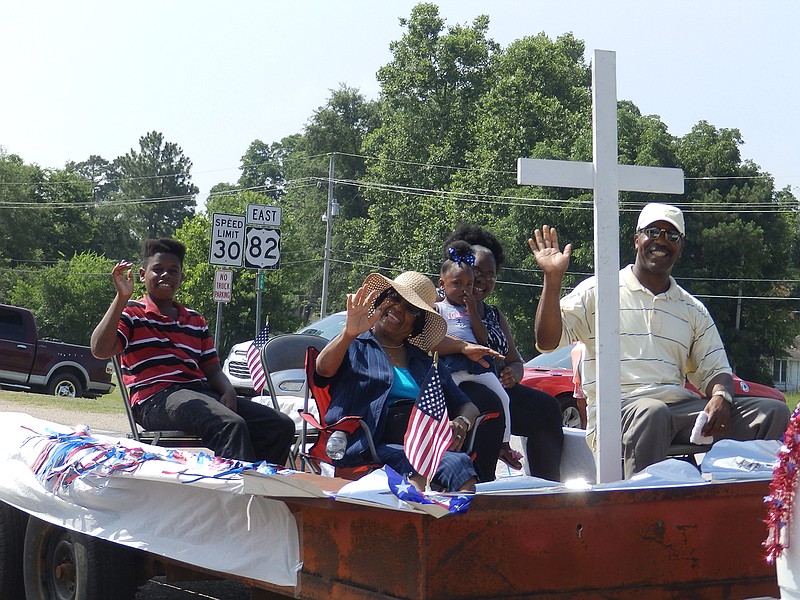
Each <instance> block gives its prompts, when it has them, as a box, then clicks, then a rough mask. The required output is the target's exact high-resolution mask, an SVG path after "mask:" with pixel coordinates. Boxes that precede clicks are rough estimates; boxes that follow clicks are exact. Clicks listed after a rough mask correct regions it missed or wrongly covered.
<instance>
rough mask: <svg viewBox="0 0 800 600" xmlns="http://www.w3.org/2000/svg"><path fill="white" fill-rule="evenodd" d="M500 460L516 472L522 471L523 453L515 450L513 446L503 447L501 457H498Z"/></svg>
mask: <svg viewBox="0 0 800 600" xmlns="http://www.w3.org/2000/svg"><path fill="white" fill-rule="evenodd" d="M498 458H499V459H500V460H502V461H503V462H504V463H506V464H507V465H508V466H509V467H511V468H512V469H514V470H515V471H519V470H520V469H522V463H521V462H520V459H522V453H521V452H518V451H516V450H514V449H513V448H512V447H511V446H503V447H501V448H500V456H498Z"/></svg>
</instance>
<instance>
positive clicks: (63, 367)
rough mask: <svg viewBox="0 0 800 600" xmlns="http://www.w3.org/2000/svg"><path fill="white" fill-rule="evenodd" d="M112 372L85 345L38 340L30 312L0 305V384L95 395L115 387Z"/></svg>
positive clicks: (111, 367) (87, 395) (67, 395)
mask: <svg viewBox="0 0 800 600" xmlns="http://www.w3.org/2000/svg"><path fill="white" fill-rule="evenodd" d="M112 373H113V366H112V364H111V362H110V361H107V360H99V359H97V358H95V357H94V356H92V353H91V351H90V350H89V348H88V347H87V346H78V345H75V344H65V343H64V342H59V341H56V340H50V339H39V336H38V332H37V329H36V321H34V318H33V313H31V311H29V310H27V309H25V308H19V307H17V306H8V305H6V304H0V387H3V388H8V389H17V390H24V391H31V392H43V393H46V394H53V395H55V396H66V397H71V398H75V397H79V396H85V397H87V398H96V397H97V396H100V395H102V394H107V393H109V392H110V391H111V390H113V389H114V384H113V383H111V374H112Z"/></svg>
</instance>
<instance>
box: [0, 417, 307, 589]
mask: <svg viewBox="0 0 800 600" xmlns="http://www.w3.org/2000/svg"><path fill="white" fill-rule="evenodd" d="M47 430H50V431H52V432H55V433H72V431H73V430H72V428H69V427H65V426H63V425H57V424H55V423H51V422H48V421H42V420H39V419H35V418H33V417H31V416H29V415H27V414H22V413H3V418H2V420H0V461H1V462H2V465H3V467H2V476H1V477H0V500H2V501H4V502H7V503H8V504H11V505H14V506H16V507H18V508H20V509H22V510H24V511H25V512H28V513H30V514H32V515H35V516H37V517H39V518H40V519H42V520H45V521H48V522H50V523H52V524H54V525H59V526H61V527H65V528H67V529H71V530H74V531H79V532H82V533H86V534H88V535H91V536H94V537H98V538H102V539H107V540H111V541H114V542H117V543H120V544H123V545H125V546H130V547H132V548H138V549H142V550H146V551H147V552H151V553H153V554H156V555H159V556H164V557H168V558H172V559H176V560H180V561H183V562H186V563H189V564H192V565H196V566H200V567H204V568H207V569H212V570H215V571H221V572H224V573H230V574H233V575H237V576H241V577H248V578H252V579H255V580H258V581H265V582H269V583H272V584H275V585H280V586H295V585H296V583H297V571H298V570H299V569H300V567H301V564H300V545H299V540H298V532H297V525H296V523H295V519H294V517H293V515H292V514H291V512H290V511H289V509H288V507H287V506H286V505H285V504H284V503H283V502H280V501H277V500H271V499H269V498H263V497H250V496H245V495H242V494H241V486H242V482H241V478H240V477H237V478H234V479H231V480H225V479H214V478H213V475H214V473H213V471H210V470H207V469H205V468H204V467H203V466H202V465H201V464H198V465H195V464H192V463H191V461H190V462H188V463H185V464H181V465H179V464H176V463H175V462H174V461H170V460H166V454H164V457H165V459H164V460H161V459H159V458H155V459H151V460H147V461H145V462H143V463H142V464H141V465H139V466H138V467H137V469H136V471H135V473H125V472H122V471H118V472H116V473H114V475H113V476H109V477H98V476H94V475H92V474H91V473H90V472H89V473H87V474H85V475H83V476H81V477H78V478H76V479H74V480H73V481H72V482H71V483H70V484H69V485H66V486H63V487H61V488H59V489H56V490H54V491H55V493H51V492H50V491H48V490H47V486H45V485H43V484H42V483H41V482H40V481H39V480H38V479H37V477H36V475H35V474H34V472H33V470H32V466H33V465H34V464H35V463H36V461H37V459H38V458H39V456H40V454H41V453H42V451H43V448H44V446H45V445H46V444H47V438H46V437H43V435H42V434H46V432H47ZM93 437H94V438H96V439H97V440H101V441H105V442H108V443H111V444H122V445H124V446H126V447H135V448H144V449H145V450H147V451H148V452H152V453H156V454H158V453H167V452H169V451H168V449H165V448H157V447H155V446H148V445H143V444H138V443H136V442H133V441H131V440H124V439H119V438H109V437H105V436H93ZM183 469H186V470H187V471H188V472H190V473H195V474H198V475H204V478H202V479H199V480H198V481H196V482H193V483H183V481H186V480H187V479H190V478H187V476H186V475H185V474H184V475H179V474H178V471H179V470H183Z"/></svg>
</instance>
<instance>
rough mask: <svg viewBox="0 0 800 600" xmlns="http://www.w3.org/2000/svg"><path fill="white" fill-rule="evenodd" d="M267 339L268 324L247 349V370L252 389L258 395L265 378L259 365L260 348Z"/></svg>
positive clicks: (262, 367) (265, 380)
mask: <svg viewBox="0 0 800 600" xmlns="http://www.w3.org/2000/svg"><path fill="white" fill-rule="evenodd" d="M268 339H269V323H267V324H266V326H265V327H264V329H262V330H261V332H260V333H259V334H258V335H257V336H256V339H254V340H253V343H252V344H250V345H249V346H248V347H247V368H248V369H250V379H252V380H253V389H254V390H255V391H256V392H258V393H259V394H260V393H261V392H262V391H263V390H264V386H265V385H266V383H267V376H266V375H265V374H264V365H262V364H261V348H262V347H263V346H264V344H266V343H267V340H268Z"/></svg>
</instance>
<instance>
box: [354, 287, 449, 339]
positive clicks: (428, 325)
mask: <svg viewBox="0 0 800 600" xmlns="http://www.w3.org/2000/svg"><path fill="white" fill-rule="evenodd" d="M364 285H365V286H367V289H369V290H370V291H375V292H377V293H378V295H380V294H381V293H383V292H385V291H386V290H388V289H389V288H394V289H395V290H396V291H397V293H398V294H400V295H401V296H402V297H403V299H404V300H406V301H407V302H408V303H409V304H412V305H414V306H416V307H417V308H419V309H421V310H423V311H425V313H424V314H425V326H424V327H423V328H422V333H420V334H419V335H415V336H411V337H409V338H408V341H409V343H411V344H414V345H415V346H418V347H419V348H422V349H423V350H425V351H428V350H430V349H431V348H433V347H434V346H436V345H437V344H438V343H439V342H441V341H442V340H443V339H444V336H445V335H446V334H447V322H446V321H445V320H444V317H442V315H440V314H439V313H438V312H436V309H435V308H434V303H435V302H436V296H437V295H436V288H435V287H434V285H433V282H431V280H430V279H429V278H428V277H426V276H425V275H423V274H422V273H417V272H416V271H406V272H405V273H400V275H398V276H397V277H395V278H394V279H389V278H387V277H384V276H383V275H381V274H380V273H370V274H369V275H367V278H366V279H365V280H364ZM373 310H374V309H373ZM370 314H372V313H370Z"/></svg>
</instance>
